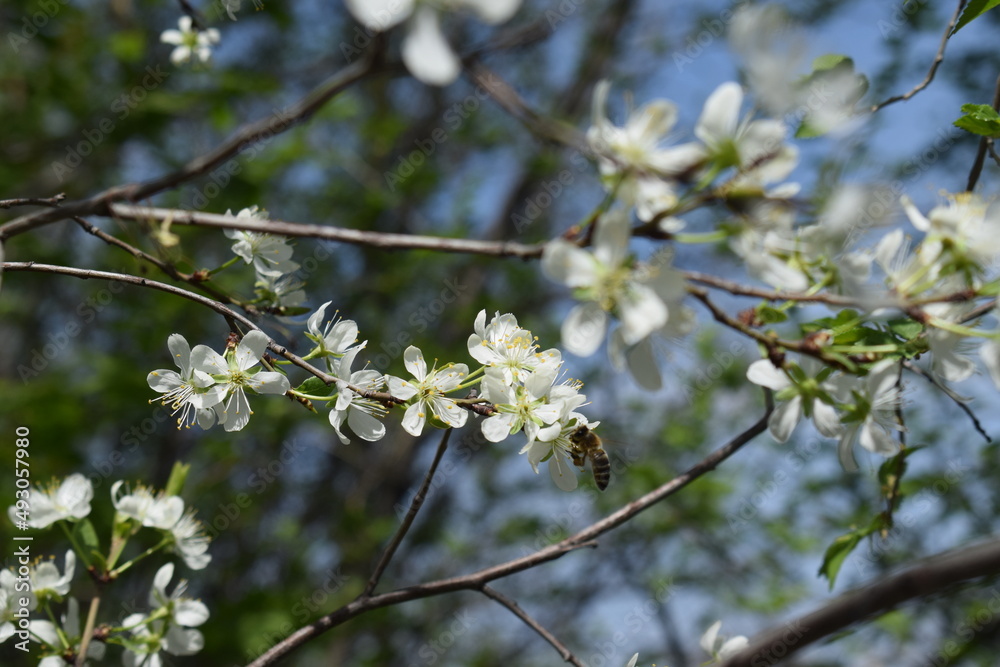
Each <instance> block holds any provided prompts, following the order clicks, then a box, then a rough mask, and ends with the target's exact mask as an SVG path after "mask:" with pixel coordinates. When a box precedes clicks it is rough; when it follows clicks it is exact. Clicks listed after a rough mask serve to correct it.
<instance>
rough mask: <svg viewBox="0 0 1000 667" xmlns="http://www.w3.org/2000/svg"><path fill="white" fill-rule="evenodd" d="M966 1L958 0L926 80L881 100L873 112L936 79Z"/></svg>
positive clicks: (917, 90)
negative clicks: (910, 88) (900, 93)
mask: <svg viewBox="0 0 1000 667" xmlns="http://www.w3.org/2000/svg"><path fill="white" fill-rule="evenodd" d="M965 3H966V0H958V6H957V7H955V13H954V14H952V17H951V20H950V21H948V25H947V27H946V28H945V30H944V34H943V35H941V45H940V46H938V50H937V55H935V56H934V62H932V63H931V68H930V69H929V70H928V71H927V76H925V77H924V80H923V81H921V82H920V83H918V84H917V85H916V86H914V87H913V89H912V90H910V91H909V92H906V93H903V94H902V95H896V96H895V97H890V98H889V99H887V100H885V101H883V102H879V103H878V104H876V105H875V106H873V107H872V108H871V109H870V111H871V113H875V112H876V111H878V110H879V109H881V108H883V107H887V106H889V105H890V104H894V103H896V102H901V101H903V100H908V99H910V98H911V97H913V96H914V95H916V94H917V93H919V92H920V91H921V90H923V89H924V88H926V87H927V86H929V85H930V84H931V81H933V80H934V75H935V74H937V70H938V67H940V66H941V62H942V61H943V60H944V49H945V47H946V46H947V45H948V39H949V38H950V37H951V31H952V29H953V28H954V27H955V23H957V22H958V17H959V16H960V15H961V13H962V9H963V8H964V7H965Z"/></svg>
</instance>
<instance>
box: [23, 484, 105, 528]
mask: <svg viewBox="0 0 1000 667" xmlns="http://www.w3.org/2000/svg"><path fill="white" fill-rule="evenodd" d="M93 498H94V486H93V484H91V482H90V480H89V479H87V478H86V477H84V476H83V475H81V474H80V473H73V474H72V475H70V476H69V477H67V478H66V479H64V480H63V481H62V483H61V484H59V486H58V487H57V486H55V484H54V483H53V484H52V485H50V486H49V487H48V488H42V487H40V486H36V487H35V488H34V489H32V490H31V491H30V492H29V494H28V506H29V507H30V510H29V512H28V520H27V524H28V527H29V528H47V527H48V526H50V525H52V524H53V523H55V522H56V521H63V520H73V521H76V520H79V519H83V518H84V517H86V516H87V515H89V514H90V501H91V500H92V499H93ZM7 514H8V516H9V517H10V520H11V521H13V522H14V523H18V522H19V521H20V519H19V518H18V515H17V508H16V506H11V507H10V508H9V509H8V510H7Z"/></svg>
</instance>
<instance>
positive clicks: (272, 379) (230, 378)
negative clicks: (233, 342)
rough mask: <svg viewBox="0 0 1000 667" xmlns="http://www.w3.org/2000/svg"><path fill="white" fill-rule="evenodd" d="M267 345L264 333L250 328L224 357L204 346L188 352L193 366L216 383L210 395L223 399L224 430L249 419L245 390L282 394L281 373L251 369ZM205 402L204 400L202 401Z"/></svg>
mask: <svg viewBox="0 0 1000 667" xmlns="http://www.w3.org/2000/svg"><path fill="white" fill-rule="evenodd" d="M267 344H268V337H267V334H265V333H264V332H262V331H257V330H254V331H251V332H249V333H248V334H247V335H246V336H244V337H243V340H241V341H240V344H239V346H238V347H237V348H236V351H235V352H229V353H227V356H226V357H223V356H222V355H221V354H219V353H218V352H216V351H215V350H213V349H211V348H208V347H206V346H204V345H199V346H198V348H196V350H198V351H199V352H200V354H198V355H195V354H194V351H192V361H193V364H194V366H195V368H197V369H198V370H200V371H202V372H204V373H207V374H208V375H210V376H212V379H213V381H214V382H216V384H215V385H214V386H213V387H211V388H210V391H211V392H212V395H213V397H217V398H218V400H217V401H216V403H218V402H223V401H224V402H225V405H224V406H223V408H222V414H223V417H224V424H225V429H226V430H227V431H239V430H242V429H243V427H244V426H246V425H247V423H248V422H249V421H250V415H252V414H253V411H252V410H250V402H249V401H248V400H247V396H246V392H247V390H250V391H252V392H254V393H257V394H284V393H285V392H286V391H288V389H289V387H290V385H289V383H288V378H287V377H285V376H284V375H282V374H281V373H276V372H274V371H260V370H258V371H252V369H253V367H254V366H256V365H257V364H259V363H260V360H261V357H263V356H264V352H265V351H266V350H267ZM199 348H203V349H199ZM208 401H209V399H206V401H205V402H208ZM213 405H214V404H213Z"/></svg>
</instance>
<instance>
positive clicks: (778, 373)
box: [747, 358, 841, 443]
mask: <svg viewBox="0 0 1000 667" xmlns="http://www.w3.org/2000/svg"><path fill="white" fill-rule="evenodd" d="M822 371H823V366H822V364H820V362H818V361H816V360H815V359H810V358H804V359H802V360H801V362H799V364H798V365H796V364H789V367H788V369H787V370H784V369H781V368H778V367H777V366H775V365H774V363H773V362H772V361H771V360H770V359H759V360H757V361H755V362H753V363H752V364H750V367H749V368H748V369H747V379H748V380H750V381H751V382H753V383H754V384H757V385H760V386H762V387H767V388H768V389H770V390H772V391H774V392H775V400H776V401H778V402H779V403H780V404H779V405H778V407H777V408H775V410H774V412H772V413H771V417H770V418H769V419H768V422H767V426H768V430H770V431H771V435H772V437H774V439H775V440H776V441H778V442H782V443H783V442H786V441H787V440H788V438H789V436H791V434H792V431H793V430H794V429H795V427H796V425H798V423H799V421H800V420H801V419H802V417H803V415H804V416H805V417H807V418H810V417H811V418H812V420H813V421H814V422H815V424H816V428H817V429H818V430H819V432H820V433H822V434H823V435H825V436H827V437H828V438H833V437H836V436H838V435H839V434H840V431H841V426H840V419H839V418H838V416H837V411H836V410H835V409H834V407H833V405H832V404H833V397H832V395H831V392H833V391H834V390H835V388H834V387H833V385H830V384H828V383H825V382H822V381H821V380H820V379H819V378H821V377H823V376H824V375H828V374H829V372H827V373H823V372H822Z"/></svg>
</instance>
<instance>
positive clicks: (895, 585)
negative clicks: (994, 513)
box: [722, 540, 1000, 667]
mask: <svg viewBox="0 0 1000 667" xmlns="http://www.w3.org/2000/svg"><path fill="white" fill-rule="evenodd" d="M998 573H1000V540H993V541H990V542H986V543H984V544H979V545H975V546H971V547H965V548H961V549H956V550H953V551H949V552H947V553H945V554H941V555H938V556H934V557H932V558H929V559H927V560H925V561H923V562H922V563H921V564H919V565H916V566H914V567H911V568H910V569H908V570H906V571H904V572H901V573H900V574H897V575H895V576H892V577H888V578H886V577H880V578H879V580H877V581H875V582H873V583H871V584H869V585H867V586H865V587H864V588H860V589H857V590H854V591H851V592H850V593H847V594H845V595H842V596H840V597H839V598H837V599H836V600H834V601H833V602H831V603H830V604H828V605H826V606H825V607H822V608H820V609H818V610H816V611H814V612H812V613H811V614H807V615H805V616H802V617H800V618H798V619H795V620H793V621H790V622H787V623H784V624H782V625H781V626H780V627H777V628H773V629H771V630H767V631H765V632H763V633H761V634H760V635H758V636H757V637H756V638H754V640H753V641H751V642H750V645H749V646H748V647H747V648H745V649H743V651H741V652H740V653H738V654H737V655H735V656H733V657H731V658H729V659H728V660H727V661H726V662H725V663H723V665H722V667H754V666H756V665H770V664H774V663H775V662H777V660H778V658H779V657H780V658H781V659H785V658H787V657H788V656H789V655H791V654H792V653H795V652H796V651H799V650H801V649H802V648H804V647H806V646H808V645H809V644H812V643H813V642H815V641H818V640H820V639H823V638H824V637H828V636H830V635H832V634H834V633H837V632H840V631H841V630H844V629H845V628H848V627H850V626H851V625H854V624H855V623H858V622H860V621H863V620H866V619H868V618H871V617H873V616H876V615H880V614H884V613H886V612H888V611H890V610H892V609H894V608H895V607H897V606H898V605H900V604H902V603H903V602H906V601H908V600H913V599H916V598H923V597H927V596H929V595H933V594H936V593H940V592H941V591H943V590H945V589H946V588H948V587H950V586H953V585H955V584H958V583H962V582H967V581H971V580H973V579H978V578H979V577H985V576H989V575H995V574H998Z"/></svg>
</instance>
